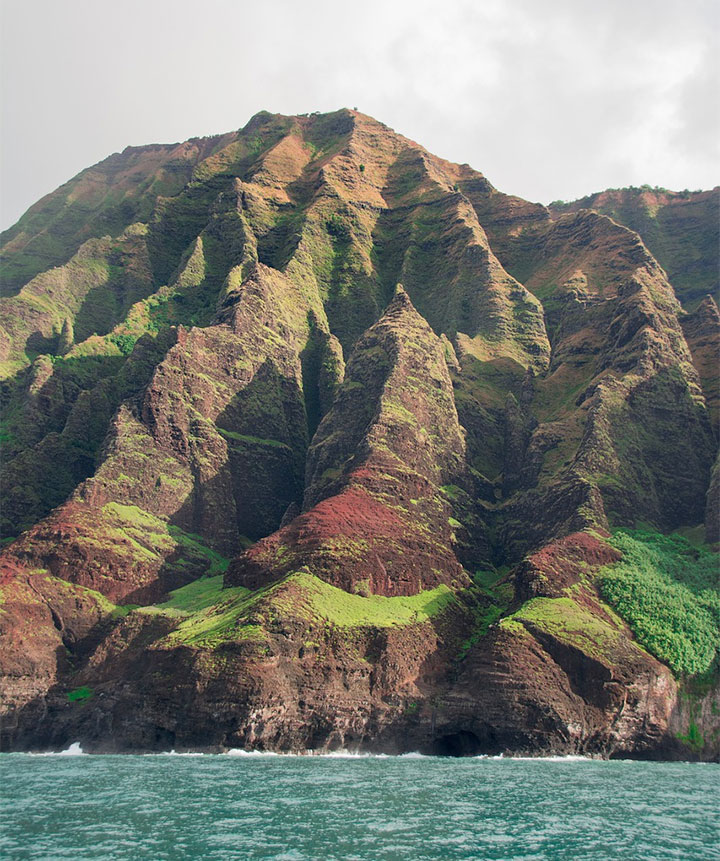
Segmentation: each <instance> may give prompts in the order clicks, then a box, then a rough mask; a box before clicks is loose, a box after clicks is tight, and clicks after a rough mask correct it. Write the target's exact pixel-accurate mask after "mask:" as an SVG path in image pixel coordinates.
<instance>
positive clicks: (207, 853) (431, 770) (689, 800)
mask: <svg viewBox="0 0 720 861" xmlns="http://www.w3.org/2000/svg"><path fill="white" fill-rule="evenodd" d="M0 767H1V768H2V795H3V798H4V801H3V809H4V813H3V821H2V829H1V831H0V857H2V858H5V859H23V858H43V859H56V858H57V859H60V858H73V859H75V858H103V859H105V858H107V859H140V858H147V859H158V861H159V859H185V858H188V859H190V858H203V859H205V858H207V859H218V861H220V859H255V858H258V859H260V858H262V859H270V858H272V859H278V861H280V859H283V861H285V859H286V861H306V859H312V861H316V859H317V861H333V859H355V861H366V859H373V861H375V859H381V860H382V861H385V859H387V861H395V859H412V861H426V859H427V861H435V859H528V861H529V859H568V861H579V859H598V861H599V859H613V861H614V859H620V858H627V859H633V861H642V859H652V861H656V860H657V859H665V858H674V859H675V858H677V859H703V861H704V859H715V858H716V859H720V849H719V848H718V847H719V846H720V833H719V831H718V818H717V816H718V790H719V789H720V766H718V765H709V764H702V763H700V764H690V763H641V762H602V761H589V760H588V761H567V760H555V761H553V760H518V759H489V758H484V759H483V758H478V759H461V760H458V759H441V758H433V757H348V758H343V757H291V756H287V757H286V756H237V757H233V756H30V755H25V754H10V755H3V756H2V757H1V758H0Z"/></svg>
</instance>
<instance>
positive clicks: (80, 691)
mask: <svg viewBox="0 0 720 861" xmlns="http://www.w3.org/2000/svg"><path fill="white" fill-rule="evenodd" d="M94 693H95V692H94V691H93V689H92V688H88V687H87V686H86V685H83V686H82V687H81V688H75V690H74V691H68V694H67V698H68V702H70V703H82V702H85V701H86V700H89V699H91V698H92V697H93V696H94Z"/></svg>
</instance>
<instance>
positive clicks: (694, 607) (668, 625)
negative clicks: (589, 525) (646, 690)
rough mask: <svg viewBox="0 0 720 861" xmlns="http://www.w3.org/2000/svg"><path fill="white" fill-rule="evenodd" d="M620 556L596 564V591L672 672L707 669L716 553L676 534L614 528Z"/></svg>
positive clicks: (718, 580) (718, 604)
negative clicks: (599, 565)
mask: <svg viewBox="0 0 720 861" xmlns="http://www.w3.org/2000/svg"><path fill="white" fill-rule="evenodd" d="M610 543H611V544H612V545H613V546H614V547H616V548H617V549H618V550H620V551H621V552H622V554H623V558H622V560H621V561H620V562H618V563H616V564H614V565H611V566H607V567H605V568H604V569H602V571H601V573H600V574H599V577H598V583H599V586H600V591H601V594H602V595H603V597H604V598H605V600H606V601H608V602H609V603H610V604H611V605H612V606H613V607H615V609H616V610H617V611H618V613H619V614H620V615H621V616H622V617H623V618H624V619H625V620H626V621H627V622H628V624H629V625H630V627H631V628H632V630H633V633H634V634H635V636H636V637H637V639H638V641H639V642H640V643H641V644H642V645H643V646H645V648H647V649H648V651H650V652H652V653H653V654H654V655H655V656H656V657H657V658H659V659H660V660H661V661H664V662H665V663H666V664H667V665H668V666H669V667H670V668H671V669H672V670H673V672H674V673H675V674H676V675H696V674H699V673H704V672H706V671H707V670H709V669H710V668H711V667H712V666H713V664H714V662H715V659H716V656H717V653H718V649H719V648H720V588H719V586H720V577H719V568H718V561H719V560H718V556H717V554H716V553H712V552H710V551H709V550H708V549H706V548H696V547H693V546H692V545H691V544H690V542H689V541H688V540H687V539H685V538H682V537H681V536H678V535H661V534H659V533H656V532H643V531H638V530H633V531H631V530H625V529H622V530H618V531H617V532H616V533H615V534H614V535H613V537H612V539H610Z"/></svg>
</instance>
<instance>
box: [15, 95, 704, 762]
mask: <svg viewBox="0 0 720 861" xmlns="http://www.w3.org/2000/svg"><path fill="white" fill-rule="evenodd" d="M712 194H713V193H703V194H702V195H699V196H696V195H690V197H689V198H688V197H684V196H682V195H680V196H679V195H675V194H673V193H667V192H663V193H660V192H659V191H653V192H648V191H647V190H646V191H643V192H642V194H640V195H639V196H638V195H637V194H634V193H633V194H631V193H630V192H627V193H626V192H621V193H616V192H612V193H610V192H608V193H605V194H604V195H601V196H596V198H595V199H592V200H590V199H588V200H585V201H581V202H578V204H577V205H575V204H570V205H565V206H562V207H560V206H557V207H553V208H551V209H547V208H545V207H542V206H539V205H537V204H530V203H528V202H526V201H522V200H520V199H519V198H514V197H508V196H506V195H503V194H501V193H500V192H498V191H497V190H495V189H494V188H493V187H492V186H491V185H490V184H489V183H488V182H487V180H486V179H485V178H484V177H483V176H482V175H481V174H479V173H477V172H476V171H474V170H472V169H471V168H469V167H468V166H458V165H453V164H450V163H448V162H445V161H443V160H442V159H439V158H437V157H435V156H433V155H431V154H430V153H427V152H426V151H425V150H423V149H422V148H421V147H420V146H418V145H417V144H415V143H413V142H412V141H408V140H406V139H405V138H403V137H402V136H400V135H397V134H395V133H394V132H392V131H391V130H390V129H388V128H387V127H385V126H383V125H382V124H380V123H378V122H376V121H374V120H372V119H371V118H369V117H365V116H363V115H361V114H357V113H356V112H351V111H339V112H336V113H334V114H328V115H320V116H308V117H282V116H277V115H271V114H264V113H263V114H259V115H258V116H257V117H255V118H253V120H251V122H250V123H249V124H248V126H247V127H246V128H245V129H243V130H241V131H240V132H238V133H236V134H235V133H233V134H229V135H224V136H218V137H215V138H207V139H198V140H193V141H190V142H187V143H186V144H182V145H174V146H171V147H145V148H137V149H128V150H126V151H125V152H123V153H122V154H120V155H117V156H113V157H111V158H110V159H108V160H106V161H105V162H103V163H101V164H100V165H98V166H96V167H94V168H91V169H89V170H88V171H84V172H83V173H82V174H80V175H79V176H78V177H77V178H76V179H74V180H72V181H71V182H70V183H69V184H67V185H66V186H63V187H62V188H61V189H58V191H56V192H54V193H53V195H50V196H49V197H48V198H46V199H44V200H43V201H40V202H39V203H38V204H36V206H35V207H33V208H32V209H31V210H30V211H29V212H28V213H27V214H26V215H25V216H24V217H23V219H21V221H20V222H19V223H18V225H16V227H14V228H11V230H10V231H7V232H6V234H4V235H3V248H2V253H3V258H2V260H3V267H4V269H3V279H4V280H3V284H4V287H3V290H4V296H5V298H3V299H2V300H0V358H1V359H2V362H0V374H1V376H2V379H3V381H4V383H3V392H2V396H3V399H4V400H3V403H4V407H5V414H6V418H4V421H3V427H2V440H3V445H4V471H5V472H4V474H5V478H6V482H5V483H6V485H7V487H8V490H7V492H6V504H5V505H4V506H3V512H2V515H3V523H4V527H3V528H4V529H5V530H6V532H7V534H8V536H9V537H11V538H14V540H13V541H12V542H11V543H9V544H8V546H7V547H6V548H5V549H4V552H3V554H2V557H1V561H2V565H3V566H4V567H3V569H2V571H3V572H4V573H3V575H2V577H3V579H2V582H1V584H0V589H1V590H2V596H3V599H4V601H5V603H4V605H3V611H4V612H2V613H0V631H1V632H2V634H3V646H2V649H1V650H0V669H1V670H2V675H3V686H4V687H3V706H2V707H3V709H4V712H3V732H2V743H3V745H4V746H5V747H6V748H10V749H23V748H30V747H33V748H35V747H37V748H42V747H54V746H57V745H60V744H65V743H66V742H67V741H74V740H77V739H78V738H80V739H81V740H82V741H83V745H84V746H87V747H89V748H93V749H113V750H130V749H133V750H144V749H167V748H169V747H176V748H181V747H183V746H188V747H192V746H204V747H212V748H216V749H217V748H223V747H232V746H248V747H260V748H266V749H282V750H292V749H306V748H323V747H328V748H332V747H342V746H360V747H366V748H371V749H375V750H387V751H391V752H399V751H404V750H413V749H419V750H424V751H427V752H435V753H446V754H447V753H450V754H463V753H474V752H501V751H510V752H524V753H527V752H530V753H538V752H564V753H576V752H583V753H598V754H602V755H607V756H610V755H623V756H624V755H630V756H703V757H705V758H708V757H709V758H712V757H714V756H717V755H718V752H717V750H716V742H715V741H713V739H716V738H717V737H718V736H717V733H715V735H713V733H714V732H715V730H716V729H717V726H716V724H717V717H716V716H715V717H714V716H713V715H714V714H715V712H713V709H712V707H711V704H710V701H711V699H712V697H713V696H714V695H716V694H713V690H715V691H717V686H716V687H715V688H713V687H712V685H711V690H710V693H709V694H706V692H705V693H703V694H702V697H704V699H702V697H701V696H700V694H697V695H696V694H692V691H693V690H694V688H692V684H691V683H686V682H685V681H682V680H680V681H679V680H678V679H676V678H674V677H673V675H672V673H671V672H670V670H669V669H668V667H666V666H665V665H664V664H662V663H661V662H660V661H658V660H657V659H656V658H654V657H652V656H651V655H650V654H649V653H648V652H647V651H645V650H644V649H642V648H640V646H639V645H638V644H637V642H636V641H635V639H634V635H633V633H632V631H631V629H630V628H629V627H628V625H627V624H626V623H625V622H624V621H623V620H622V619H621V618H620V617H618V616H617V615H616V614H615V613H614V612H613V611H612V610H611V609H610V608H609V607H608V605H606V604H605V603H604V602H603V601H602V600H601V598H600V596H599V594H598V591H597V588H596V583H597V582H598V577H599V573H600V571H601V569H604V567H605V566H609V565H613V564H614V563H616V562H617V561H618V560H619V559H620V556H621V554H620V553H619V551H617V550H615V549H614V548H613V547H612V546H611V544H610V543H609V541H610V540H612V539H611V538H610V530H611V529H613V528H615V527H618V526H624V527H633V526H637V527H641V528H642V529H644V530H650V531H654V532H672V531H673V530H681V531H682V532H683V534H693V535H695V536H696V538H697V537H698V536H699V532H700V531H702V529H703V527H702V525H701V524H702V523H703V522H704V523H705V524H706V526H705V533H704V535H702V536H699V537H700V539H702V538H703V537H704V538H705V539H706V540H707V541H709V542H714V541H718V538H719V536H720V532H719V528H718V523H720V519H718V516H717V512H718V505H719V503H718V486H719V485H718V480H717V478H718V472H717V467H715V468H714V471H713V466H712V465H713V463H714V462H715V463H716V450H717V412H718V410H717V408H718V403H717V401H718V391H720V389H718V373H717V371H718V367H719V366H720V356H719V355H718V350H719V349H720V347H719V344H720V342H719V341H718V337H717V335H718V326H717V323H718V314H717V307H716V305H715V304H714V302H713V300H712V299H710V298H708V299H707V300H703V301H700V293H698V291H699V289H700V286H702V285H701V284H700V282H701V281H703V279H704V278H705V275H704V273H706V272H707V271H709V268H708V262H707V261H708V260H709V261H710V263H712V260H711V258H712V254H709V253H706V251H707V249H706V248H705V245H706V244H707V243H706V241H705V239H703V237H705V236H706V234H707V230H708V228H707V225H706V222H707V221H708V218H707V217H706V216H707V212H709V209H708V207H709V206H710V202H711V201H712V199H713V197H712ZM120 198H122V199H123V201H124V202H123V205H122V207H117V206H116V204H115V202H114V201H116V200H118V199H120ZM58 213H59V214H58ZM639 213H640V214H639ZM703 213H705V214H703ZM608 215H609V216H612V217H611V218H610V217H608ZM714 229H715V225H714V222H713V226H712V230H714ZM635 231H637V232H635ZM673 231H675V232H678V231H679V233H678V236H685V237H686V239H683V240H682V241H680V240H678V241H675V240H674V239H672V235H673ZM683 231H685V232H683ZM691 234H692V236H691ZM688 237H690V238H688ZM691 247H692V249H694V250H693V251H692V254H691V255H690V256H691V257H693V259H696V260H697V265H694V266H692V267H690V268H688V267H689V262H688V259H689V258H688V254H689V251H688V249H689V248H691ZM713 253H715V252H714V251H713ZM653 255H657V256H658V257H659V259H660V262H661V263H662V266H663V268H661V266H660V265H659V264H658V262H657V260H656V257H655V256H653ZM701 258H702V260H701ZM706 258H707V259H706ZM703 261H704V262H703ZM710 268H712V267H710ZM668 276H669V277H668ZM398 282H401V283H402V285H403V286H402V287H401V286H399V285H398ZM703 283H704V282H703ZM713 289H714V288H713V284H710V283H708V284H707V285H706V286H705V288H704V289H703V291H702V293H703V294H704V293H707V292H708V291H710V292H712V290H713ZM676 293H677V295H676ZM678 299H679V300H680V301H678ZM681 303H682V304H681ZM221 575H222V576H221ZM174 590H179V591H178V592H175V591H174ZM678 684H689V685H690V687H689V688H687V690H689V691H691V694H692V696H696V699H697V702H698V705H697V707H696V708H695V707H693V708H695V711H696V712H697V714H698V715H701V716H702V717H701V723H702V726H700V725H698V726H700V729H699V730H698V732H700V733H701V736H702V738H703V739H704V741H703V745H704V746H698V743H697V739H696V736H693V738H695V742H693V743H692V744H691V742H690V741H686V742H683V741H681V740H678V736H680V738H681V739H682V738H685V737H687V738H690V736H689V735H687V734H688V733H689V729H688V727H689V724H688V721H689V720H690V718H689V717H688V715H689V714H690V713H689V712H687V713H686V711H684V710H683V709H684V707H683V706H682V704H681V703H680V701H679V700H678ZM703 690H705V689H703ZM701 699H702V702H701ZM693 702H695V700H693ZM78 703H80V704H81V705H79V706H78V705H77V704H78ZM693 714H695V712H693ZM683 722H684V723H683ZM693 744H694V746H693ZM713 745H715V747H713Z"/></svg>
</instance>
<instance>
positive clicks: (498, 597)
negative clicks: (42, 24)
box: [450, 485, 514, 661]
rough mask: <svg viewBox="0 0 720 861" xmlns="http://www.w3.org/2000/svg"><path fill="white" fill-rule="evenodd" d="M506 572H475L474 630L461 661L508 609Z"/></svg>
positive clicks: (460, 654) (509, 597) (462, 646)
mask: <svg viewBox="0 0 720 861" xmlns="http://www.w3.org/2000/svg"><path fill="white" fill-rule="evenodd" d="M450 486H452V485H450ZM506 574H507V568H504V567H503V568H498V569H492V570H484V571H476V572H475V575H474V576H473V585H472V587H471V588H470V590H469V592H468V593H467V594H468V597H471V598H472V599H474V600H475V602H476V603H473V605H472V613H473V617H474V618H473V626H472V632H471V634H470V636H469V637H468V638H467V639H466V640H464V641H463V642H462V643H461V644H460V649H459V652H458V660H459V661H462V660H463V659H464V658H465V657H467V654H468V652H469V651H470V649H472V647H473V646H474V645H475V644H476V643H477V642H479V641H480V640H481V639H482V638H483V637H484V636H485V635H486V634H487V632H488V629H489V628H490V626H491V625H494V624H495V622H497V621H498V620H499V619H500V617H501V616H502V614H503V613H504V612H505V611H506V610H507V608H508V606H509V604H510V602H511V600H512V597H513V592H514V590H513V587H512V585H511V584H510V583H508V582H502V581H503V580H504V577H505V575H506Z"/></svg>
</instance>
